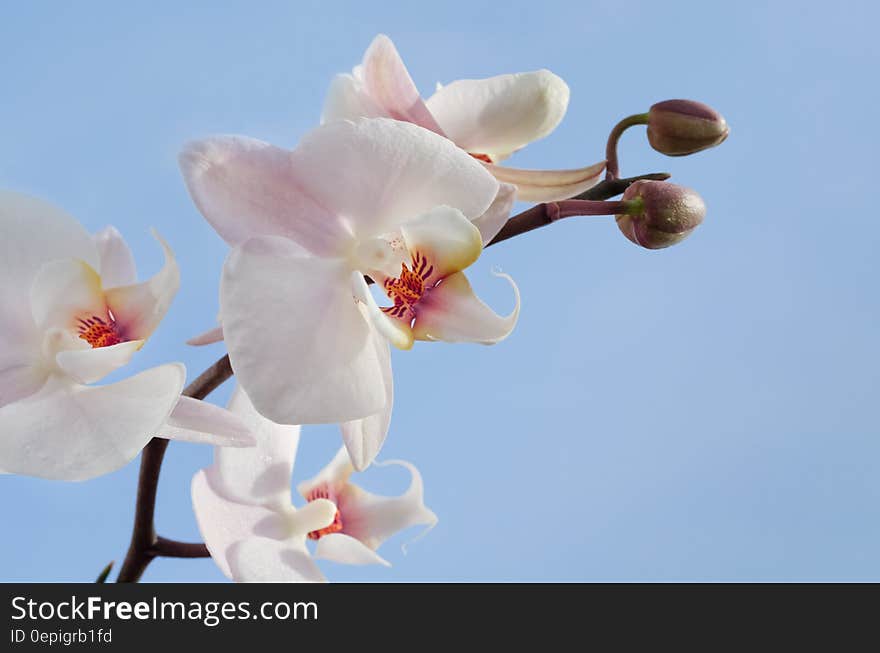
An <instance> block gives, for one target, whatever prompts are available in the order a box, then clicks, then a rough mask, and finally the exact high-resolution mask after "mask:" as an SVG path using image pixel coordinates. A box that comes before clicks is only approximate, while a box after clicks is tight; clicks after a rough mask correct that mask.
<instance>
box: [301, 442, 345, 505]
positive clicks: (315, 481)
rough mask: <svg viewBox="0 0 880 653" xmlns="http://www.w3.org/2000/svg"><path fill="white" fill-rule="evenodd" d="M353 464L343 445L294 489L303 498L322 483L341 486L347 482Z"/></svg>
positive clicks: (307, 496)
mask: <svg viewBox="0 0 880 653" xmlns="http://www.w3.org/2000/svg"><path fill="white" fill-rule="evenodd" d="M354 471H355V466H354V465H353V464H352V460H351V456H350V454H349V452H348V451H347V450H346V448H345V447H340V448H339V450H338V451H337V452H336V455H335V456H333V459H332V460H331V461H330V462H329V463H327V464H326V465H325V466H324V468H323V469H322V470H321V471H320V472H318V473H317V474H315V475H314V476H313V477H312V478H310V479H308V480H305V481H301V482H300V483H299V485H297V486H296V491H297V492H299V494H300V496H302V497H303V498H304V499H308V498H309V495H310V494H311V493H312V491H313V490H315V489H316V488H320V487H322V486H324V485H327V486H330V487H341V486H343V485H345V484H346V483H348V479H349V478H350V477H351V475H352V472H354Z"/></svg>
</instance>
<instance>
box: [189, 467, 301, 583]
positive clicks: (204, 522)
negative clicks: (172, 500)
mask: <svg viewBox="0 0 880 653" xmlns="http://www.w3.org/2000/svg"><path fill="white" fill-rule="evenodd" d="M192 503H193V510H194V512H195V515H196V522H197V523H198V525H199V532H200V533H201V534H202V538H203V539H204V540H205V546H207V547H208V551H209V552H210V553H211V557H212V558H213V559H214V562H216V563H217V566H218V567H220V571H222V572H223V573H224V574H225V575H226V576H227V577H228V578H232V571H231V570H230V568H229V560H228V556H229V550H230V548H231V547H232V546H233V545H234V544H235V543H236V542H240V541H242V540H246V539H248V538H253V537H258V536H263V537H272V538H284V537H285V536H286V529H285V527H284V521H283V519H282V518H281V516H280V515H279V514H278V513H276V512H275V511H273V510H270V509H268V508H264V507H262V506H255V505H248V504H243V503H237V502H235V501H231V500H229V499H227V498H226V497H224V496H223V495H222V494H221V493H220V492H218V490H217V489H216V487H215V483H214V480H213V478H212V475H211V470H208V471H206V470H202V471H200V472H198V473H197V474H196V475H195V476H194V477H193V480H192Z"/></svg>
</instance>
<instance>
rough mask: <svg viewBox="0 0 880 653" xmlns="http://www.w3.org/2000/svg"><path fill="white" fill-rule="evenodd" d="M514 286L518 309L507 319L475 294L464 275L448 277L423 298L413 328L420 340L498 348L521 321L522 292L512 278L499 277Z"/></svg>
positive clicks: (504, 275)
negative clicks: (520, 295) (491, 345)
mask: <svg viewBox="0 0 880 653" xmlns="http://www.w3.org/2000/svg"><path fill="white" fill-rule="evenodd" d="M496 276H500V277H502V278H504V279H507V281H508V282H509V283H510V286H511V288H513V292H514V295H515V297H516V306H515V307H514V309H513V311H511V312H510V314H508V315H506V316H501V315H498V314H497V313H495V311H493V310H492V309H491V308H489V307H488V306H486V304H485V303H483V301H482V300H481V299H480V298H479V297H477V296H476V295H475V294H474V291H473V289H471V284H470V283H469V282H468V280H467V277H465V276H464V274H462V273H461V272H459V273H457V274H453V275H451V276H449V277H446V278H445V279H444V280H443V281H442V282H441V283H440V284H439V285H438V286H436V287H434V288H433V289H431V291H430V292H428V293H427V294H426V295H425V296H424V297H422V299H421V301H420V302H419V306H418V314H417V315H416V321H415V324H414V325H413V333H414V334H415V337H416V339H417V340H443V341H445V342H478V343H482V344H486V345H489V344H494V343H496V342H499V341H501V340H504V338H506V337H507V336H509V335H510V332H511V331H513V328H514V327H515V326H516V321H517V319H519V307H520V298H519V289H518V288H517V287H516V284H515V283H514V282H513V279H511V278H510V277H509V276H508V275H506V274H502V273H496Z"/></svg>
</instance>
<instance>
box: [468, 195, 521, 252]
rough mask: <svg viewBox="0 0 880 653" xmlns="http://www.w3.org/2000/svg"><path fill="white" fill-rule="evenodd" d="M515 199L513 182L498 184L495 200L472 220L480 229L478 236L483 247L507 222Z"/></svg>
mask: <svg viewBox="0 0 880 653" xmlns="http://www.w3.org/2000/svg"><path fill="white" fill-rule="evenodd" d="M515 201H516V186H514V185H513V184H500V185H499V187H498V194H497V195H496V196H495V201H494V202H492V205H491V206H490V207H489V208H488V209H486V212H485V213H484V214H483V215H481V216H480V217H478V218H474V219H473V220H472V222H473V223H474V226H475V227H476V228H477V229H479V230H480V238H481V239H482V241H483V246H484V247H485V246H486V245H487V244H488V243H490V242H491V241H492V239H493V238H495V236H496V235H497V234H498V232H499V231H501V227H503V226H504V225H505V224H507V220H508V219H509V218H510V212H511V210H512V209H513V203H514V202H515Z"/></svg>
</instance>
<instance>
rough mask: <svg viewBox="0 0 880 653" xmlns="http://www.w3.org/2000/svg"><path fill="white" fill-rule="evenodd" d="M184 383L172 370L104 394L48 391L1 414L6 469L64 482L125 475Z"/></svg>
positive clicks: (179, 369)
mask: <svg viewBox="0 0 880 653" xmlns="http://www.w3.org/2000/svg"><path fill="white" fill-rule="evenodd" d="M184 377H185V372H184V369H183V366H182V365H179V364H176V363H172V364H168V365H162V366H161V367H155V368H152V369H149V370H146V371H145V372H141V373H140V374H137V375H135V376H132V377H130V378H128V379H125V380H124V381H119V382H118V383H113V384H110V385H104V386H99V387H89V386H82V385H74V384H62V383H58V382H55V383H50V384H47V386H46V387H45V388H43V390H42V391H41V392H40V393H39V394H37V395H35V396H33V397H29V398H27V399H24V400H22V401H18V402H15V403H11V404H8V405H6V406H4V407H3V408H0V433H2V434H3V437H0V469H3V470H4V471H7V472H10V473H13V474H24V475H28V476H37V477H40V478H49V479H57V480H65V481H79V480H85V479H89V478H94V477H96V476H100V475H102V474H107V473H109V472H112V471H114V470H116V469H119V468H120V467H122V466H123V465H125V464H126V463H127V462H129V461H130V460H131V459H132V458H134V457H135V456H136V455H137V454H138V452H139V451H140V450H141V449H143V447H144V445H145V444H146V443H147V442H149V440H150V438H152V437H153V435H155V434H156V432H158V430H159V429H160V427H161V426H162V424H163V423H164V422H165V420H166V419H167V418H168V415H169V414H170V413H171V410H172V409H173V408H174V405H175V404H176V403H177V399H178V397H179V396H180V391H181V389H182V387H183V381H184Z"/></svg>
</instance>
